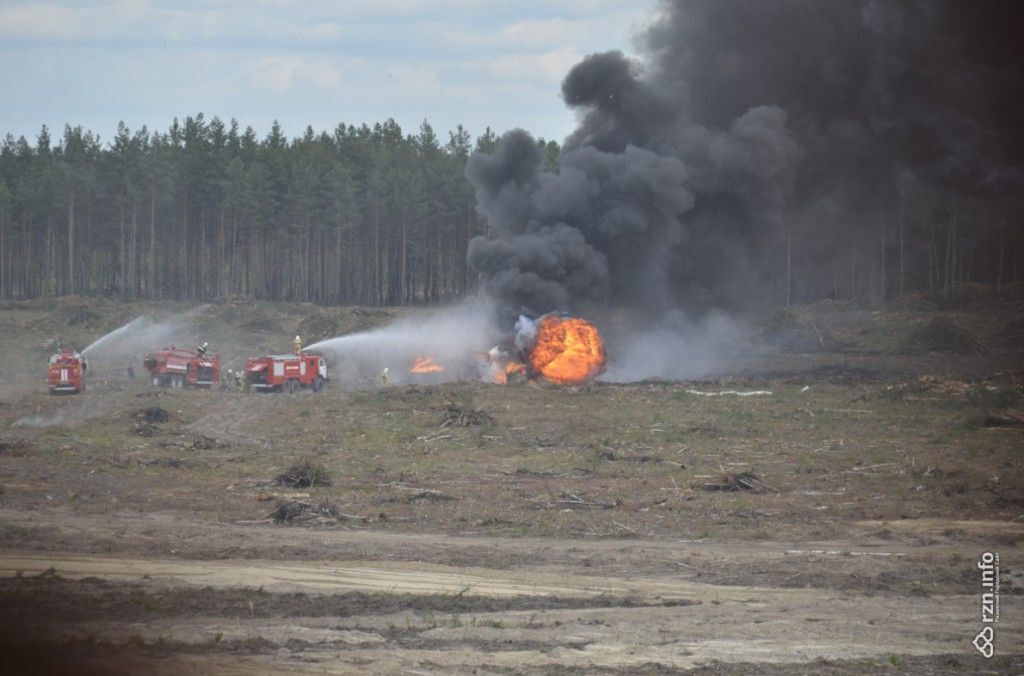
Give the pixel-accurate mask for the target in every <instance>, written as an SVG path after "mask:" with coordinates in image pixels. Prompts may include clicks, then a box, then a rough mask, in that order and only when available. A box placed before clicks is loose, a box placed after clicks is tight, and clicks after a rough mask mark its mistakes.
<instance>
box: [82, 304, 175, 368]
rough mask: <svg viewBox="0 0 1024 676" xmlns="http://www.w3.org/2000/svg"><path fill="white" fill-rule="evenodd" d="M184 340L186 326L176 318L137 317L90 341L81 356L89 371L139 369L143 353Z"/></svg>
mask: <svg viewBox="0 0 1024 676" xmlns="http://www.w3.org/2000/svg"><path fill="white" fill-rule="evenodd" d="M186 337H187V333H186V331H185V325H184V324H183V323H182V321H180V320H179V319H170V320H167V321H156V320H154V319H150V318H149V317H145V316H143V317H136V318H135V319H133V320H131V321H130V322H128V323H127V324H125V325H124V326H121V327H119V328H116V329H114V330H113V331H111V332H110V333H108V334H106V335H104V336H102V337H100V338H98V339H96V340H95V341H93V342H92V343H91V344H90V345H89V346H88V347H86V348H85V349H84V350H82V356H84V357H85V358H86V359H87V360H88V361H89V369H90V371H92V372H96V371H101V370H106V369H111V370H120V369H123V368H126V367H127V366H128V365H129V364H131V365H133V366H134V367H135V368H139V366H140V360H141V358H142V355H143V354H144V353H146V352H149V351H151V350H155V349H158V348H160V347H163V346H164V345H166V344H168V343H174V342H177V341H181V340H184V339H185V338H186Z"/></svg>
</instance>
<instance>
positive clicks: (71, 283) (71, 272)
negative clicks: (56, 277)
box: [67, 190, 75, 293]
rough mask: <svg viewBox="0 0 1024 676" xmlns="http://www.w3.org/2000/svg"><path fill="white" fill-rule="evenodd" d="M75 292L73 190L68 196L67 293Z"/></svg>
mask: <svg viewBox="0 0 1024 676" xmlns="http://www.w3.org/2000/svg"><path fill="white" fill-rule="evenodd" d="M74 292H75V191H74V190H72V191H71V194H70V195H69V196H68V286H67V293H74Z"/></svg>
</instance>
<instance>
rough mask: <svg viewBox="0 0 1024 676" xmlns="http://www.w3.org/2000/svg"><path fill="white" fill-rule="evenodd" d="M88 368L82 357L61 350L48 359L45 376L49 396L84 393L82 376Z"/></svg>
mask: <svg viewBox="0 0 1024 676" xmlns="http://www.w3.org/2000/svg"><path fill="white" fill-rule="evenodd" d="M88 368H89V364H88V363H87V362H86V361H85V359H84V358H83V357H82V355H80V354H78V353H77V352H75V351H74V350H69V349H67V348H61V350H60V352H58V353H57V354H55V355H53V356H52V357H50V368H49V370H48V371H47V375H46V384H47V385H48V386H49V388H50V394H60V393H62V392H64V393H67V394H78V393H79V392H83V391H85V378H84V376H85V372H86V370H88Z"/></svg>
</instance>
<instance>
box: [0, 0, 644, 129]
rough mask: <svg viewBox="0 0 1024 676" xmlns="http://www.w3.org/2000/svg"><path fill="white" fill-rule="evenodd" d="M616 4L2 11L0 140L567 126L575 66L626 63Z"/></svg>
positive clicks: (200, 0)
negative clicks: (320, 128) (594, 59)
mask: <svg viewBox="0 0 1024 676" xmlns="http://www.w3.org/2000/svg"><path fill="white" fill-rule="evenodd" d="M641 7H642V5H638V4H637V3H635V2H630V1H628V0H568V1H565V2H559V3H550V2H541V0H521V2H519V3H517V4H514V5H513V4H504V3H500V4H499V3H481V2H476V1H473V0H440V1H437V0H430V1H428V0H390V1H389V2H382V1H381V0H323V1H320V2H301V3H300V2H297V1H294V2H293V1H290V0H43V1H42V2H39V3H33V2H29V1H28V0H0V80H2V81H4V82H6V83H8V86H7V87H5V88H0V135H2V134H3V133H5V132H7V131H11V132H13V133H15V134H26V135H28V136H34V135H35V133H37V132H38V129H39V125H40V124H42V123H43V122H46V123H47V124H50V125H51V126H54V127H56V128H60V127H62V126H63V123H64V122H72V123H82V124H85V125H87V126H90V127H92V128H93V129H94V130H96V131H98V132H100V133H103V134H104V136H109V134H110V131H111V130H113V129H114V128H115V126H116V124H117V121H118V120H119V119H125V120H126V121H128V122H129V123H131V124H134V125H135V126H138V125H139V124H140V123H145V124H148V125H149V126H150V127H151V128H152V127H158V128H162V127H164V126H165V125H166V124H167V123H168V122H169V120H170V119H171V118H172V117H174V116H181V115H184V114H189V113H195V112H198V111H200V110H201V111H204V112H206V113H207V115H208V116H212V115H214V114H217V115H221V116H222V117H226V118H227V117H238V118H239V119H240V121H242V123H243V124H246V123H248V122H249V121H251V122H252V123H253V124H254V125H257V128H259V127H258V125H259V124H261V123H262V121H266V120H272V119H274V118H279V119H281V121H282V123H283V124H285V126H286V129H291V130H292V131H293V132H295V133H298V132H299V131H301V129H302V128H303V127H304V126H305V125H306V124H313V125H314V126H316V125H317V124H324V125H327V126H328V127H331V126H333V124H336V123H337V121H339V120H342V119H344V120H345V121H347V122H353V123H356V124H358V123H360V122H363V121H366V122H370V123H372V122H375V121H378V120H383V119H385V118H387V117H389V116H393V117H395V118H396V119H398V120H399V121H400V122H401V123H402V125H403V127H406V126H409V125H411V126H409V130H410V131H412V130H414V129H415V127H416V125H418V124H419V122H420V121H421V120H422V119H423V118H424V117H426V118H428V119H430V120H431V122H432V123H434V125H435V128H437V129H438V130H439V132H440V130H443V129H446V128H450V127H446V125H449V124H451V125H454V124H457V123H460V122H462V123H465V124H466V125H467V126H469V127H470V128H473V129H476V130H477V131H479V130H480V129H482V127H483V125H491V126H492V127H494V128H495V129H507V128H510V127H513V126H522V127H524V128H527V129H531V130H534V131H536V132H537V133H539V134H542V135H544V136H547V137H549V138H551V137H554V138H559V137H561V136H564V135H565V134H566V133H568V131H569V128H570V127H571V123H572V122H571V121H572V115H571V113H570V112H569V111H567V110H566V109H565V107H564V105H563V104H562V103H561V101H560V98H559V87H558V84H559V82H560V81H561V79H562V78H563V77H564V76H565V74H566V72H568V70H569V69H570V68H571V67H572V66H573V65H574V64H575V63H577V62H578V61H579V59H580V58H581V57H582V56H583V55H585V54H588V53H591V52H593V51H598V50H603V49H623V50H626V51H628V49H629V38H630V29H631V27H634V26H636V25H638V24H639V23H641V22H642V17H643V12H642V9H640V8H641Z"/></svg>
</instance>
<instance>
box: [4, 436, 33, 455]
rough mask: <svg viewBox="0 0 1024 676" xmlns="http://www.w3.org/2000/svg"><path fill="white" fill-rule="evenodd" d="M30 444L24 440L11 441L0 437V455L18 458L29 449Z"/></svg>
mask: <svg viewBox="0 0 1024 676" xmlns="http://www.w3.org/2000/svg"><path fill="white" fill-rule="evenodd" d="M31 445H32V444H31V443H29V442H28V441H26V440H25V439H11V438H8V437H0V455H10V456H20V455H24V454H25V451H26V450H28V449H29V447H31Z"/></svg>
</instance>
